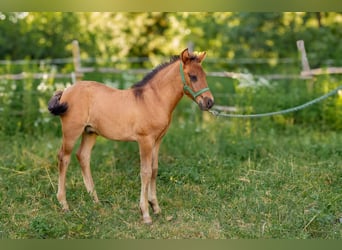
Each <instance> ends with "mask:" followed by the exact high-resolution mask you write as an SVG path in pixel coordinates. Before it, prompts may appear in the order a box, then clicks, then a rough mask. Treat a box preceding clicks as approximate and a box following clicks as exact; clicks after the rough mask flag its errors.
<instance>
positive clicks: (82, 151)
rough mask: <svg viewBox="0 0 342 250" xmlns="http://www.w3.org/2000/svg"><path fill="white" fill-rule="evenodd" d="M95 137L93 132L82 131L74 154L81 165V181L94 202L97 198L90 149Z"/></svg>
mask: <svg viewBox="0 0 342 250" xmlns="http://www.w3.org/2000/svg"><path fill="white" fill-rule="evenodd" d="M96 137H97V135H96V134H95V133H91V134H87V133H86V132H84V133H83V135H82V141H81V145H80V147H79V149H78V151H77V153H76V156H77V159H78V161H79V163H80V165H81V169H82V176H83V181H84V185H85V187H86V189H87V192H88V193H89V194H90V195H91V196H92V197H93V199H94V201H95V202H98V201H99V199H98V197H97V193H96V191H95V189H94V182H93V178H92V176H91V170H90V157H91V150H92V148H93V146H94V145H95V142H96Z"/></svg>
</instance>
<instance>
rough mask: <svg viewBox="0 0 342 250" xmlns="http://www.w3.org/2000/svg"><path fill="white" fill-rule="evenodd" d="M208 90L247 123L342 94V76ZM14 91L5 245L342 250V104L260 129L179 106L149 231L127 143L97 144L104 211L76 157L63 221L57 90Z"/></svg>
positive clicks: (2, 152) (7, 113) (1, 181)
mask: <svg viewBox="0 0 342 250" xmlns="http://www.w3.org/2000/svg"><path fill="white" fill-rule="evenodd" d="M123 80H124V81H125V82H130V81H135V79H130V78H129V77H128V76H123ZM208 81H209V85H210V87H211V89H212V91H213V93H214V96H215V97H216V102H217V103H219V104H222V103H224V104H226V105H234V106H238V107H240V108H241V109H239V110H238V112H243V113H257V112H266V111H274V110H279V109H283V108H285V107H289V106H293V105H296V104H301V103H303V102H305V101H308V100H310V99H312V98H313V97H315V96H319V95H320V94H322V93H324V92H327V91H328V90H331V89H333V88H335V87H336V86H338V85H340V84H341V82H342V81H341V79H340V78H338V77H336V76H334V77H330V76H323V77H321V78H319V79H316V81H315V82H314V84H313V83H312V82H311V81H307V82H304V83H303V81H301V82H300V83H299V82H298V81H287V82H286V83H283V82H280V81H278V82H275V83H274V82H273V83H270V84H262V83H260V82H256V81H254V83H256V85H255V86H257V87H255V86H245V87H241V82H238V81H237V80H231V79H230V80H222V79H218V78H214V77H212V78H210V79H208ZM224 81H226V82H224ZM112 82H113V81H112ZM118 82H119V83H120V80H119V81H118ZM121 82H122V81H121ZM115 84H116V83H115ZM13 85H14V84H13V83H12V84H8V83H5V82H4V81H2V85H0V87H2V89H1V90H2V91H3V94H2V97H3V98H2V100H1V101H2V103H1V104H2V106H1V107H2V109H1V112H2V114H3V116H2V118H1V125H2V126H1V129H0V134H1V137H0V148H1V149H0V203H1V211H0V238H1V239H8V238H10V239H26V238H38V239H46V238H48V239H51V238H53V239H55V238H58V239H75V238H76V239H85V238H92V239H94V238H95V239H198V238H201V239H269V238H272V239H341V238H342V223H341V218H342V193H341V184H342V168H341V157H342V147H341V145H342V132H341V130H340V129H341V124H342V123H341V116H339V115H338V114H339V113H340V112H341V107H340V105H341V101H340V99H341V97H340V96H339V95H337V96H334V97H331V98H329V99H328V100H325V101H324V102H323V103H320V104H316V105H315V106H312V107H310V108H308V109H306V110H303V111H299V112H296V113H294V114H289V115H282V116H276V117H267V118H261V119H225V118H217V117H214V116H212V115H211V114H209V113H207V112H204V113H203V112H201V111H200V110H199V109H198V107H197V106H196V104H194V103H192V102H191V101H190V100H188V99H186V98H183V100H182V101H181V103H180V104H179V106H178V107H177V108H176V110H175V113H174V116H173V122H172V124H171V127H170V129H169V131H168V133H167V135H166V136H165V138H164V140H163V143H162V145H161V150H160V161H159V174H158V180H157V186H158V188H157V192H158V197H159V202H160V206H161V209H162V214H161V215H159V216H153V220H154V223H153V225H151V226H146V225H144V224H143V223H142V221H141V218H140V213H139V206H138V203H139V194H140V177H139V152H138V146H137V144H135V143H131V142H113V141H108V140H105V139H103V138H98V141H97V144H96V145H95V148H94V150H93V154H92V160H91V165H92V172H93V178H94V182H95V187H96V190H97V193H98V196H99V199H100V203H99V204H94V203H93V202H92V200H91V198H90V196H89V195H88V194H87V192H86V190H85V187H84V184H83V180H82V176H81V171H80V168H79V165H78V162H77V160H76V157H75V155H73V157H72V161H71V165H70V167H69V171H68V175H67V197H68V200H69V203H70V208H71V210H70V212H68V213H64V212H62V210H61V208H60V206H59V204H58V202H57V199H56V192H57V178H58V170H57V157H56V154H57V151H58V148H59V147H60V142H61V137H60V125H59V119H58V118H56V117H52V116H50V115H49V114H48V113H47V111H46V108H45V107H46V103H47V100H48V98H49V97H50V96H51V94H52V93H53V89H55V88H56V86H57V85H56V83H55V82H49V81H48V80H47V81H46V82H45V85H44V84H43V85H42V82H35V81H30V82H29V83H27V82H26V83H25V84H23V85H20V86H21V87H20V86H19V85H18V86H15V87H13ZM111 85H114V84H113V83H112V84H111ZM119 87H126V86H119ZM30 93H32V94H30ZM11 100H15V102H13V101H12V102H11ZM18 110H19V111H18Z"/></svg>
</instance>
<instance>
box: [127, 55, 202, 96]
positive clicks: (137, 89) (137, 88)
mask: <svg viewBox="0 0 342 250" xmlns="http://www.w3.org/2000/svg"><path fill="white" fill-rule="evenodd" d="M179 59H180V56H179V55H177V56H172V57H171V58H170V61H169V62H165V63H161V64H159V65H158V66H157V67H155V68H154V69H153V70H152V71H151V72H150V73H147V74H146V75H145V76H144V78H143V79H142V80H141V81H139V82H137V83H136V84H134V85H133V86H132V89H133V92H134V95H135V96H136V97H140V98H141V97H142V94H143V92H144V86H145V85H147V84H148V83H149V81H150V80H151V79H152V78H153V77H154V76H155V75H156V74H157V73H158V72H159V71H161V70H162V69H164V68H166V67H167V66H169V65H170V64H172V63H174V62H176V61H178V60H179ZM189 59H190V60H191V61H194V60H197V59H198V58H197V56H196V55H194V54H191V55H190V58H189Z"/></svg>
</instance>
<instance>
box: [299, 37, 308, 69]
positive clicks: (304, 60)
mask: <svg viewBox="0 0 342 250" xmlns="http://www.w3.org/2000/svg"><path fill="white" fill-rule="evenodd" d="M297 48H298V50H299V52H300V54H301V57H302V74H303V73H304V74H305V73H309V72H310V65H309V61H308V58H307V56H306V51H305V46H304V41H303V40H299V41H297ZM309 74H310V73H309Z"/></svg>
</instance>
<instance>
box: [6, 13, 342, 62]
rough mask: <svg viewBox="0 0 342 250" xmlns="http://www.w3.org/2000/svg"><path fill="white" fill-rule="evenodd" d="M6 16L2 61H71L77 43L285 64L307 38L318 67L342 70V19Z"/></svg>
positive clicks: (102, 50) (116, 53)
mask: <svg viewBox="0 0 342 250" xmlns="http://www.w3.org/2000/svg"><path fill="white" fill-rule="evenodd" d="M0 14H1V16H0V35H1V36H0V37H1V39H0V58H5V57H11V58H12V59H21V58H25V57H30V58H33V59H41V58H64V57H68V56H69V55H70V49H71V47H70V43H71V41H72V40H73V39H77V40H78V41H79V42H80V44H81V47H82V52H83V54H84V56H87V57H100V58H111V57H115V58H125V57H127V56H130V57H134V56H139V57H144V56H145V57H153V56H160V55H172V54H178V53H179V50H180V48H184V47H185V46H188V45H189V42H192V43H193V44H194V49H195V50H206V51H208V52H209V54H210V55H211V57H220V58H227V59H234V58H260V57H262V58H284V57H291V56H296V55H297V48H296V45H295V42H296V41H297V40H299V39H303V40H305V41H308V44H307V49H308V51H310V52H311V53H312V54H310V55H309V56H310V61H312V60H314V61H313V65H312V66H315V67H317V66H318V65H319V64H322V61H324V60H327V59H334V60H338V63H339V64H341V61H340V56H339V55H341V53H342V45H341V43H340V42H339V40H340V37H341V35H342V31H341V29H340V27H341V23H342V15H341V13H337V12H323V13H320V12H317V13H305V12H302V13H297V12H290V13H287V12H285V13H283V12H276V13H245V12H233V13H230V12H218V13H206V12H199V13H196V12H194V13H187V12H185V13H178V12H177V13H159V12H147V13H127V12H118V13H108V12H101V13H97V12H95V13H84V12H77V13H60V12H47V13H46V12H38V13H36V12H28V13H0ZM250 66H252V65H250ZM319 66H322V65H319ZM237 67H240V66H239V65H237Z"/></svg>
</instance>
